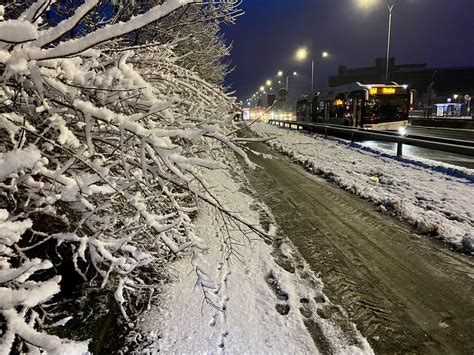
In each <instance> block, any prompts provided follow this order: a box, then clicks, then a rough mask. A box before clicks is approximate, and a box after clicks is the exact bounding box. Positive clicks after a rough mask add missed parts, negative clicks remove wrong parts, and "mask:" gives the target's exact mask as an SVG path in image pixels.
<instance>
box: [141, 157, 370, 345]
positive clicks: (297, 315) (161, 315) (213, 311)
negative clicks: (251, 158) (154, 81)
mask: <svg viewBox="0 0 474 355" xmlns="http://www.w3.org/2000/svg"><path fill="white" fill-rule="evenodd" d="M236 164H237V162H236ZM205 178H206V180H207V181H208V182H209V183H210V184H211V185H212V186H213V187H212V192H213V193H214V194H215V195H216V196H218V198H219V200H220V201H221V202H222V203H224V204H225V205H226V206H228V207H229V208H230V209H232V210H233V211H236V212H238V213H240V214H241V215H242V216H243V217H245V218H246V219H247V220H249V221H251V222H252V223H254V225H255V226H259V227H262V226H261V219H262V218H265V219H270V220H273V219H272V217H271V216H270V215H269V214H268V213H269V212H268V208H266V206H264V205H263V204H260V203H258V202H257V201H255V200H254V199H253V198H252V197H251V196H249V195H248V194H246V193H244V192H242V187H243V186H245V188H246V189H247V188H248V184H246V183H245V181H244V182H242V183H237V182H236V181H235V180H233V179H232V178H230V177H229V175H227V174H226V173H225V172H222V171H213V172H208V173H206V174H205ZM243 232H244V233H247V234H246V235H245V234H244V233H243ZM275 232H276V230H275V225H274V224H271V225H270V227H269V231H268V233H269V234H271V235H273V236H275ZM196 233H197V234H198V235H199V237H200V238H201V239H202V241H203V242H204V243H206V245H208V250H207V252H206V253H205V254H204V255H202V257H200V265H201V267H202V275H203V276H202V278H201V280H200V281H199V280H198V282H199V283H201V284H204V285H207V286H211V285H212V287H211V288H210V295H209V297H211V298H212V302H213V303H212V305H211V304H206V303H205V302H204V297H205V296H207V294H206V290H205V288H203V287H202V286H200V285H199V284H197V282H196V275H195V273H194V272H192V270H193V264H194V263H195V261H193V262H191V263H190V262H189V260H188V259H184V260H181V261H179V262H177V263H176V264H175V265H174V269H175V274H176V281H175V282H174V283H172V284H171V285H170V287H169V289H168V290H166V292H165V293H164V299H163V301H162V303H161V305H160V307H159V309H155V310H153V311H152V312H150V313H149V314H148V315H146V318H145V320H144V324H143V325H142V326H143V329H144V330H145V332H147V333H148V339H147V340H148V342H151V344H148V345H144V344H143V343H141V344H139V345H138V346H137V347H138V349H132V350H142V351H144V352H147V353H158V352H160V353H161V352H164V353H193V354H196V353H201V354H204V353H206V354H210V353H230V354H244V353H245V354H263V353H265V354H268V353H273V354H283V353H297V354H316V353H319V352H320V351H322V352H324V350H326V351H327V348H324V347H323V343H326V342H327V344H329V345H327V344H326V345H325V346H327V347H329V348H330V349H331V352H332V353H338V354H341V353H351V354H360V353H368V354H370V353H372V350H371V348H370V346H369V345H368V343H367V341H366V340H365V339H364V338H363V337H362V336H361V335H360V334H359V333H358V332H357V330H356V329H355V326H353V325H352V330H353V332H352V334H347V333H344V332H343V331H342V330H341V329H340V328H339V326H338V325H337V324H336V322H334V321H332V320H331V319H328V320H325V319H322V318H319V317H318V316H316V311H317V309H318V308H321V307H329V305H331V306H332V304H331V303H330V302H329V300H328V299H327V297H326V296H324V295H323V293H322V289H323V285H322V282H321V280H319V279H318V278H317V277H316V276H315V275H314V274H313V273H312V272H311V271H310V270H309V267H308V266H307V265H306V264H305V263H304V262H303V261H302V260H301V259H297V257H296V256H295V254H297V252H296V251H295V250H296V249H295V248H294V247H293V246H292V245H290V244H289V243H291V242H290V241H289V240H287V241H286V243H284V244H283V245H282V253H284V254H285V257H286V258H287V260H289V262H290V263H294V264H295V270H296V271H295V270H293V271H287V270H285V269H283V268H282V267H280V266H279V265H278V264H277V263H276V261H275V260H274V257H273V256H272V253H273V252H274V248H275V246H272V245H268V244H266V243H265V242H264V241H263V240H262V239H260V238H258V237H257V236H255V235H252V234H248V231H246V230H240V229H238V228H236V226H235V225H232V224H226V223H224V220H222V218H221V217H220V216H219V214H218V213H216V210H214V209H213V208H210V207H209V206H207V207H205V208H203V209H202V210H201V212H200V214H199V217H198V220H197V227H196ZM229 238H231V239H229ZM230 241H232V243H234V244H233V245H232V246H231V247H232V248H233V253H229V249H228V248H229V247H230V245H229V244H228V243H229V242H230ZM297 264H298V268H296V265H297ZM203 292H204V293H203ZM315 299H318V300H321V299H322V300H325V301H324V302H325V303H324V304H318V303H317V302H316V301H315ZM303 314H304V315H303ZM305 322H314V324H315V327H316V328H318V329H320V330H321V336H322V338H324V339H319V342H318V341H316V340H313V339H312V338H311V336H310V335H309V333H308V331H307V329H306V326H305ZM315 341H316V344H315V343H314V342H315Z"/></svg>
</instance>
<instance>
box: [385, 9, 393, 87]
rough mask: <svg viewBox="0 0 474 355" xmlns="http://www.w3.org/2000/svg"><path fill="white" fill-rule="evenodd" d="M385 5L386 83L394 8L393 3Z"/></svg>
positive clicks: (388, 76)
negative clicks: (386, 19)
mask: <svg viewBox="0 0 474 355" xmlns="http://www.w3.org/2000/svg"><path fill="white" fill-rule="evenodd" d="M387 7H388V35H387V36H388V37H387V63H386V68H385V82H386V83H387V84H388V82H389V79H390V74H389V63H388V62H389V58H390V44H391V43H390V42H391V40H392V15H393V9H394V8H395V4H389V3H388V2H387Z"/></svg>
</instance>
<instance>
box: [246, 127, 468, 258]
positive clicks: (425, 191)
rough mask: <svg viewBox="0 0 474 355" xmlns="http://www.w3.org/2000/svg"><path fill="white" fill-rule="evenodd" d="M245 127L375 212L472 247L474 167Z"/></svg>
mask: <svg viewBox="0 0 474 355" xmlns="http://www.w3.org/2000/svg"><path fill="white" fill-rule="evenodd" d="M251 129H252V130H253V131H254V132H255V133H256V134H258V135H260V136H264V137H268V136H271V137H275V139H273V140H271V141H269V142H268V144H270V145H271V146H272V147H274V148H275V149H277V150H279V151H281V152H283V153H284V154H287V155H289V156H290V157H291V158H293V159H295V160H296V161H297V162H299V163H301V164H304V166H305V167H306V168H307V169H308V170H311V171H313V172H315V173H316V174H319V175H323V176H324V177H326V178H327V179H328V180H330V181H333V182H334V183H336V184H337V185H339V186H341V187H342V188H344V189H346V190H348V191H350V192H352V193H354V194H355V195H358V196H360V197H363V198H365V199H367V200H370V201H372V202H373V203H375V204H376V205H377V206H378V209H379V211H380V212H381V213H387V214H391V215H393V216H398V217H400V218H402V219H404V220H406V221H407V222H409V223H410V224H412V225H413V226H415V227H416V229H417V232H418V233H420V234H424V235H433V236H435V237H436V238H439V239H441V240H443V241H445V242H446V243H448V244H449V245H451V246H453V247H455V248H456V249H460V250H464V251H467V252H472V251H473V250H474V249H473V248H472V246H473V242H472V241H473V238H474V227H473V224H474V199H473V198H472V197H473V194H472V192H473V188H474V171H472V170H469V169H464V168H457V167H452V166H449V165H447V164H439V163H437V162H430V161H426V160H423V161H422V160H417V159H416V158H413V159H412V158H399V157H397V156H395V155H391V154H389V153H387V152H380V151H376V150H373V149H367V148H363V147H361V146H359V145H357V144H356V145H350V144H348V143H347V142H346V141H343V140H339V139H324V137H323V136H320V135H317V134H316V135H308V134H304V133H299V132H295V131H290V130H287V129H280V128H277V127H275V126H271V125H268V124H264V123H257V124H255V125H253V126H251Z"/></svg>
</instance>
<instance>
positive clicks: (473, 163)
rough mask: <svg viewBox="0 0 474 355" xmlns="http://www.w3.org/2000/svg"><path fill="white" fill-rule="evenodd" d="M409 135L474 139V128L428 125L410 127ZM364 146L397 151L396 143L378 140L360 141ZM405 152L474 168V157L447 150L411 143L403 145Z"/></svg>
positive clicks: (407, 154) (414, 155)
mask: <svg viewBox="0 0 474 355" xmlns="http://www.w3.org/2000/svg"><path fill="white" fill-rule="evenodd" d="M407 133H408V135H409V136H410V135H416V136H428V137H437V138H449V139H457V140H465V141H474V130H463V129H448V128H426V127H408V129H407ZM360 144H362V145H363V146H366V147H370V148H375V149H377V148H382V149H386V150H390V151H392V152H396V151H397V145H396V144H395V143H388V142H376V141H364V142H360ZM403 154H404V155H405V156H413V157H418V158H424V159H431V160H436V161H440V162H443V163H448V164H452V165H456V166H461V167H465V168H469V169H474V157H471V156H466V155H460V154H453V153H447V152H439V151H436V150H431V149H425V148H419V147H413V146H409V145H404V146H403Z"/></svg>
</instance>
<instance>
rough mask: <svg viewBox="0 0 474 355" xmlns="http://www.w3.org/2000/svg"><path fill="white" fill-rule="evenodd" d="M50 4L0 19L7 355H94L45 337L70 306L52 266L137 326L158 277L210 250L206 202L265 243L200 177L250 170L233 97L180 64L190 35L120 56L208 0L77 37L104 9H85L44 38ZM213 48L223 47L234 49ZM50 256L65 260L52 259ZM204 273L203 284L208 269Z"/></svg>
mask: <svg viewBox="0 0 474 355" xmlns="http://www.w3.org/2000/svg"><path fill="white" fill-rule="evenodd" d="M52 3H53V1H42V0H39V1H38V2H35V3H33V4H32V5H31V7H30V8H28V9H26V10H24V11H23V12H22V14H21V15H19V17H17V18H14V17H13V16H12V15H11V14H8V10H9V9H12V11H13V9H14V7H13V5H11V4H10V5H9V6H8V7H7V8H6V10H7V13H6V16H5V18H7V19H8V20H4V21H0V141H1V146H0V149H1V150H0V314H1V315H0V318H1V322H0V324H1V325H0V342H1V345H0V349H1V350H4V351H5V352H8V351H11V350H12V349H13V347H15V349H16V350H17V351H20V352H21V351H26V349H30V350H45V351H48V352H50V351H51V352H53V353H54V352H68V353H73V352H79V353H80V352H82V351H85V349H87V342H74V341H69V340H62V339H60V338H58V337H56V336H53V335H47V334H46V333H44V332H42V331H41V330H38V329H40V328H41V327H42V326H43V325H44V324H50V323H53V321H54V319H53V318H54V317H53V315H49V314H48V312H47V309H48V307H39V306H40V305H44V304H48V303H51V302H54V301H57V300H58V298H60V294H61V287H62V284H63V279H62V277H64V275H60V273H59V272H58V271H57V268H56V265H54V262H53V261H52V260H53V259H54V260H56V261H58V262H59V263H61V262H62V261H64V260H65V259H70V261H71V264H72V266H73V268H74V270H75V273H76V274H77V275H80V278H81V279H82V280H83V282H85V283H86V282H87V283H88V284H89V285H91V286H92V287H94V286H97V287H102V288H111V289H113V290H114V291H113V292H114V297H115V300H116V302H117V303H118V305H119V308H120V311H121V313H122V315H123V317H124V318H125V319H126V320H127V321H129V323H130V324H132V322H133V314H134V312H135V311H136V309H137V304H139V303H140V302H143V300H144V299H147V300H148V299H149V296H144V294H150V292H152V291H151V290H152V289H153V287H154V286H155V284H156V280H155V278H156V275H154V274H153V273H152V272H151V271H153V270H156V269H157V268H159V265H161V264H162V263H163V262H164V261H166V260H168V259H169V258H171V257H173V255H176V254H178V253H180V252H182V251H185V250H190V249H191V250H192V251H193V253H194V254H196V253H200V251H202V250H205V249H206V246H205V245H202V243H201V241H200V239H199V237H198V236H197V235H196V234H195V232H194V229H193V216H194V215H195V214H196V212H197V211H198V209H199V205H200V203H207V204H209V205H211V206H213V207H214V208H215V209H216V211H219V213H220V214H222V215H223V216H225V217H223V218H225V219H228V220H229V221H231V222H230V223H235V224H237V225H241V226H244V227H245V228H248V229H249V230H250V231H252V232H255V233H260V234H262V233H261V232H260V231H259V230H257V229H255V228H254V227H253V226H252V225H250V224H248V223H246V222H245V220H244V219H242V218H241V217H240V216H239V215H238V214H237V213H235V212H231V211H228V210H226V208H225V207H224V206H222V204H220V203H219V201H217V199H216V198H215V197H214V196H212V195H211V194H210V192H209V190H208V189H207V188H206V186H205V182H204V181H203V180H202V179H201V178H200V171H201V170H202V169H225V168H227V165H226V161H225V159H222V155H221V154H220V153H219V152H220V151H222V149H223V148H226V149H230V150H232V151H234V152H235V153H236V154H237V155H239V156H241V157H242V158H243V159H244V160H245V161H246V162H247V163H248V164H249V165H252V164H251V163H250V161H249V160H248V159H247V158H246V156H245V153H244V152H243V150H242V149H241V148H240V147H239V146H238V144H237V142H234V141H233V137H232V136H229V135H228V133H229V132H232V131H233V122H232V119H233V110H234V106H233V99H232V98H231V97H229V96H228V95H226V94H225V93H224V92H223V91H222V89H221V88H220V87H218V86H215V85H214V84H211V83H209V82H208V81H206V80H204V79H203V78H202V77H200V76H199V75H198V74H197V73H196V72H195V71H194V70H193V69H194V68H195V65H196V64H189V65H188V66H186V65H183V63H184V62H185V60H184V59H183V56H185V55H186V54H183V53H180V54H176V53H175V49H176V46H177V43H178V42H179V41H180V37H179V36H177V38H175V39H174V40H173V41H169V42H167V43H165V44H161V45H154V46H146V45H142V44H139V45H138V46H137V48H135V51H134V52H133V51H129V50H125V51H122V50H116V49H117V48H120V42H117V41H116V39H117V38H119V37H120V38H123V36H130V35H132V34H134V33H135V32H136V31H137V30H139V29H140V28H142V27H143V26H146V25H148V24H152V23H155V22H156V21H159V20H160V19H163V18H164V17H166V16H168V15H169V14H171V13H173V11H175V10H177V9H183V8H184V7H186V6H188V5H191V4H196V3H197V1H191V0H167V1H164V2H163V3H162V4H157V5H156V6H155V7H153V8H151V9H149V10H148V11H145V12H143V13H141V14H137V15H136V16H131V17H130V18H129V19H128V20H127V21H125V22H115V23H109V24H105V25H104V26H102V27H100V28H97V29H95V30H90V31H88V33H86V34H84V35H83V36H79V37H77V38H69V39H67V36H66V35H67V34H68V33H69V32H70V31H71V30H72V29H73V28H74V27H77V26H78V24H79V23H80V22H81V21H84V19H85V18H87V16H88V15H89V14H90V13H92V12H94V11H95V10H94V9H95V8H96V6H97V4H98V2H97V1H95V0H87V1H86V2H85V3H84V4H83V5H82V6H80V7H79V8H77V9H75V11H74V14H73V15H72V16H70V17H69V18H68V19H65V20H64V21H62V22H61V23H59V24H58V25H55V26H53V27H51V26H45V25H41V26H40V25H39V24H38V23H39V22H42V21H38V18H39V17H40V16H41V14H42V13H44V12H45V11H47V9H48V7H49V6H51V5H52ZM224 5H225V4H224ZM193 6H196V5H193ZM205 6H211V7H213V8H215V6H218V4H217V3H216V4H209V3H208V4H206V5H205ZM226 6H227V5H226ZM4 10H5V8H3V7H2V18H3V11H4ZM173 16H174V15H173ZM183 16H185V15H183ZM212 31H214V32H212ZM212 31H211V32H210V36H211V37H212V36H217V31H215V30H212ZM182 38H183V37H181V40H182ZM186 38H187V37H186ZM214 38H215V41H217V42H216V45H217V46H219V45H220V43H221V41H222V38H220V37H214ZM112 42H113V44H112ZM110 48H113V49H114V50H107V49H110ZM194 50H196V49H195V48H194V47H189V51H190V53H192V51H194ZM224 54H225V53H221V54H219V55H224ZM210 63H211V65H210V67H212V66H213V65H215V66H218V64H217V63H216V62H215V61H214V62H213V61H211V62H210ZM209 70H211V68H210V69H209ZM219 70H220V69H219ZM219 70H218V71H219ZM220 75H222V72H219V73H217V72H216V73H212V72H209V73H208V74H207V76H208V77H207V78H206V79H211V77H215V78H216V79H215V80H214V81H216V82H217V81H219V80H218V79H217V77H219V76H220ZM51 253H53V254H55V255H57V256H58V258H57V257H54V258H53V259H51V260H49V259H50V258H51ZM194 265H195V268H196V272H197V275H199V272H198V270H199V269H200V266H199V263H195V264H194ZM132 300H134V301H133V302H132ZM2 353H3V351H2Z"/></svg>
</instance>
